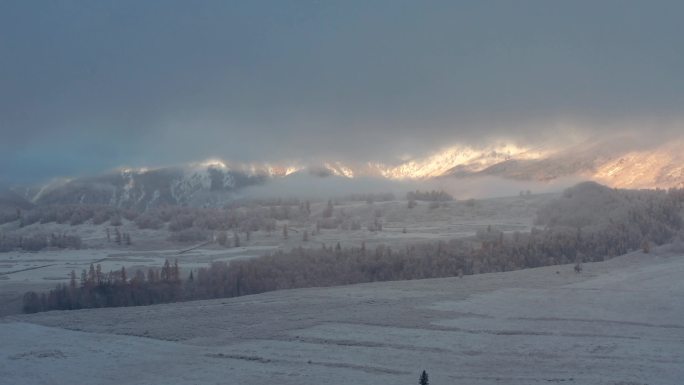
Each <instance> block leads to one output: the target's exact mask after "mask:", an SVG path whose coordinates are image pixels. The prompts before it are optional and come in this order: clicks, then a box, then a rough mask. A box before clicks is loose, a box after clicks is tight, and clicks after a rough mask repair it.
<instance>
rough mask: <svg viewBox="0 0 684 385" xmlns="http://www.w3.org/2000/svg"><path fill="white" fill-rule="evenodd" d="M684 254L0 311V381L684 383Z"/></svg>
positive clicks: (40, 382)
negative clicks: (139, 303)
mask: <svg viewBox="0 0 684 385" xmlns="http://www.w3.org/2000/svg"><path fill="white" fill-rule="evenodd" d="M683 276H684V256H682V254H681V253H677V254H667V253H661V254H660V255H645V254H642V253H633V254H630V255H626V256H622V257H619V258H615V259H612V260H610V261H607V262H599V263H590V264H585V265H584V272H583V273H581V274H576V273H575V272H574V271H573V266H571V265H564V266H549V267H543V268H537V269H528V270H520V271H514V272H506V273H493V274H482V275H475V276H467V277H464V278H445V279H431V280H416V281H402V282H384V283H371V284H360V285H352V286H344V287H333V288H312V289H298V290H286V291H280V292H272V293H265V294H260V295H253V296H245V297H240V298H233V299H222V300H210V301H196V302H186V303H177V304H165V305H157V306H148V307H135V308H114V309H92V310H80V311H54V312H48V313H40V314H35V315H21V316H8V317H4V318H0V341H1V344H0V383H2V384H35V385H40V384H79V383H91V384H121V383H126V384H260V385H263V384H274V385H275V384H317V385H318V384H336V385H337V384H378V385H379V384H383V385H385V384H415V383H417V380H418V376H419V374H420V372H421V371H422V370H423V369H425V370H427V372H428V374H429V375H430V383H431V384H436V385H438V384H469V385H478V384H549V383H564V384H621V385H628V384H630V385H636V384H649V385H654V384H681V383H682V379H684V302H683V301H682V300H681V299H682V298H683V297H684V280H683V279H682V277H683Z"/></svg>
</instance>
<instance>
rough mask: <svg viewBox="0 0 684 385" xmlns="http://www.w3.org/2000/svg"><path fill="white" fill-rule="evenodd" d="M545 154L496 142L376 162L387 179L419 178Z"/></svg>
mask: <svg viewBox="0 0 684 385" xmlns="http://www.w3.org/2000/svg"><path fill="white" fill-rule="evenodd" d="M548 154H549V152H548V151H546V150H541V149H531V148H525V147H519V146H515V145H496V146H489V147H484V148H474V147H460V146H455V147H450V148H447V149H445V150H443V151H440V152H437V153H435V154H433V155H431V156H428V157H427V158H423V159H413V160H409V161H407V162H405V163H402V164H399V165H397V166H393V167H391V166H382V165H377V166H376V167H378V168H379V169H380V174H381V175H382V176H384V177H386V178H390V179H422V178H430V177H436V176H442V175H445V174H447V173H448V172H449V171H451V170H453V169H454V168H460V169H461V170H463V171H468V172H478V171H482V170H484V169H485V168H487V167H490V166H492V165H494V164H497V163H500V162H503V161H506V160H510V159H513V158H515V159H525V160H527V159H540V158H543V157H544V156H547V155H548Z"/></svg>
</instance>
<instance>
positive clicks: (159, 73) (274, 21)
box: [0, 0, 684, 180]
mask: <svg viewBox="0 0 684 385" xmlns="http://www.w3.org/2000/svg"><path fill="white" fill-rule="evenodd" d="M683 11H684V3H682V2H679V1H671V2H657V1H653V2H644V1H635V2H631V1H572V2H562V3H561V2H547V1H500V2H495V1H487V2H483V1H472V2H463V1H459V2H456V1H398V0H388V1H339V2H334V3H333V2H313V1H296V2H295V1H292V2H289V1H244V2H224V1H202V2H187V1H60V2H48V1H14V2H12V1H5V2H2V3H0V130H1V132H0V133H1V134H2V136H1V141H0V161H1V162H2V164H3V166H2V168H1V169H0V179H5V180H12V179H14V180H19V179H24V180H31V179H38V178H43V177H49V176H54V175H68V174H75V173H87V172H95V171H99V170H102V169H105V168H109V167H114V166H118V165H122V164H131V165H146V164H152V165H158V164H165V163H178V162H184V161H187V160H197V159H202V158H206V157H210V156H219V157H224V158H226V159H233V160H278V159H282V158H297V159H304V160H306V159H317V158H342V159H349V158H353V159H357V160H358V159H368V160H371V159H373V160H375V159H379V160H391V159H394V158H395V157H397V156H399V155H401V154H405V153H411V154H420V153H422V152H425V151H429V150H431V149H434V148H436V147H440V146H444V145H448V144H450V143H455V142H460V143H483V142H486V141H488V140H493V139H500V138H503V139H510V140H516V141H519V142H523V143H525V142H529V141H542V140H551V139H553V138H554V137H561V138H562V137H563V136H565V135H569V134H572V135H576V136H582V135H588V134H611V133H615V132H622V131H623V130H632V131H634V130H636V131H638V130H639V129H644V128H648V132H649V136H651V137H663V136H664V135H677V134H678V130H680V129H681V126H679V122H680V115H679V114H680V113H681V109H682V106H684V103H683V102H684V77H683V76H682V68H684V49H683V48H684V47H682V36H684V27H683V25H684V24H683V23H681V20H680V17H681V15H682V14H683Z"/></svg>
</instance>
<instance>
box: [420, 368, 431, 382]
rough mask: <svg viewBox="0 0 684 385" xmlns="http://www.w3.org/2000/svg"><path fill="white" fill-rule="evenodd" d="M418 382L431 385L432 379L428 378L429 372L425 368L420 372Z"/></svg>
mask: <svg viewBox="0 0 684 385" xmlns="http://www.w3.org/2000/svg"><path fill="white" fill-rule="evenodd" d="M418 384H420V385H429V384H430V381H429V379H428V374H427V372H426V371H424V370H423V373H421V374H420V378H419V379H418Z"/></svg>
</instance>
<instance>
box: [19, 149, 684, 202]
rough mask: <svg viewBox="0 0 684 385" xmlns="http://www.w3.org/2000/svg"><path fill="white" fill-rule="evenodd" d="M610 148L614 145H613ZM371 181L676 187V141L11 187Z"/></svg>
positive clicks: (84, 197)
mask: <svg viewBox="0 0 684 385" xmlns="http://www.w3.org/2000/svg"><path fill="white" fill-rule="evenodd" d="M616 143H619V145H617V144H616ZM302 174H306V175H311V176H314V177H339V178H358V177H375V178H385V179H391V180H425V179H432V178H475V177H478V176H490V177H491V176H495V177H501V178H505V179H514V180H529V181H551V180H554V179H557V178H563V177H577V178H581V179H585V180H594V181H597V182H600V183H603V184H606V185H608V186H611V187H623V188H655V187H660V188H668V187H681V186H684V141H678V142H668V143H666V144H662V145H658V146H650V147H646V148H639V146H637V145H636V144H635V143H633V142H631V141H629V140H627V139H625V140H613V141H611V142H607V141H597V140H593V141H587V142H584V143H579V144H577V145H573V146H570V147H566V148H561V149H557V148H524V147H520V146H513V145H496V146H489V147H479V148H478V147H472V146H455V147H450V148H446V149H443V150H441V151H438V152H435V153H434V154H431V155H429V156H426V157H419V158H413V159H408V160H405V161H402V162H397V163H394V164H388V163H380V162H365V163H363V162H357V163H354V162H342V161H326V162H321V163H315V164H305V163H303V162H287V163H282V164H272V163H259V164H255V163H227V162H225V161H223V160H219V159H214V160H208V161H205V162H200V163H191V164H187V165H182V166H176V167H164V168H155V169H146V168H140V169H131V168H124V169H119V170H116V171H113V172H108V173H104V174H102V175H98V176H90V177H82V178H75V179H60V180H55V181H52V182H50V183H48V184H45V185H42V186H38V187H32V188H23V189H14V190H13V191H14V192H15V193H16V194H14V195H12V197H14V198H13V199H15V200H16V199H18V198H19V196H21V197H22V198H23V199H25V201H26V202H30V203H31V204H64V203H96V204H109V205H113V206H117V207H134V208H138V209H145V208H148V207H153V206H157V205H164V204H171V205H207V204H221V203H222V202H225V201H227V200H230V199H233V198H235V197H237V196H240V194H241V191H242V190H243V188H245V187H248V186H254V185H260V184H265V183H268V181H270V180H273V179H277V178H288V177H290V176H293V175H302Z"/></svg>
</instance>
